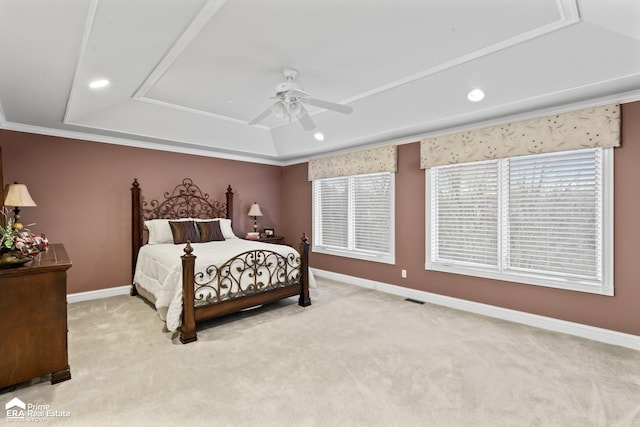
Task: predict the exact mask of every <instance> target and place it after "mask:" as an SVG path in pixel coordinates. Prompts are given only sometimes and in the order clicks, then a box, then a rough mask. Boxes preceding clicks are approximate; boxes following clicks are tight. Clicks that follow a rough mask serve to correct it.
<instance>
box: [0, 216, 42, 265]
mask: <svg viewBox="0 0 640 427" xmlns="http://www.w3.org/2000/svg"><path fill="white" fill-rule="evenodd" d="M2 215H3V216H4V218H5V226H4V227H0V252H1V253H11V254H12V255H13V256H15V257H16V258H24V257H28V256H33V255H35V254H37V253H38V252H40V251H44V250H45V249H46V248H47V246H49V241H48V240H47V238H46V236H45V235H44V234H41V235H36V234H33V233H32V232H31V231H29V230H28V229H26V228H23V229H22V230H15V229H14V228H13V221H14V220H13V218H11V216H10V215H9V211H8V210H7V208H3V209H2ZM29 225H33V224H29Z"/></svg>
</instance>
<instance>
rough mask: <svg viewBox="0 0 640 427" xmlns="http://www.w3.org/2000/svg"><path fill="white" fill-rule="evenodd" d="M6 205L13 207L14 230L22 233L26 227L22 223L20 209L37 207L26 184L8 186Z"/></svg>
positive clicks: (5, 192)
mask: <svg viewBox="0 0 640 427" xmlns="http://www.w3.org/2000/svg"><path fill="white" fill-rule="evenodd" d="M4 194H5V197H4V205H5V206H13V218H14V219H13V229H14V230H16V231H22V229H23V228H24V226H23V225H22V223H21V222H20V208H24V207H33V206H37V205H36V202H34V201H33V199H32V198H31V195H30V194H29V190H28V189H27V186H26V185H24V184H18V183H17V182H14V183H13V184H7V186H6V187H5V188H4Z"/></svg>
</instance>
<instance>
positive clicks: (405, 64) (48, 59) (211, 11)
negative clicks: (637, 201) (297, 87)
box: [0, 0, 640, 164]
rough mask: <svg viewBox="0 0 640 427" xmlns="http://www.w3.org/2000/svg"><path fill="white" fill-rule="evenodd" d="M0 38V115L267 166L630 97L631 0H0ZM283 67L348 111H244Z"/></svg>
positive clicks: (637, 61)
mask: <svg viewBox="0 0 640 427" xmlns="http://www.w3.org/2000/svg"><path fill="white" fill-rule="evenodd" d="M605 3H606V4H605ZM0 36H1V37H2V38H1V40H2V42H0V67H1V68H2V70H3V72H2V73H0V107H1V108H0V127H2V128H6V129H16V130H24V131H30V132H37V133H46V134H53V135H62V136H69V137H75V138H83V139H91V140H96V141H103V142H109V143H116V144H124V145H132V146H141V147H147V148H155V149H162V150H171V151H179V152H187V153H195V154H202V155H211V156H221V157H230V158H239V159H246V160H253V161H260V162H268V163H274V164H282V163H286V162H295V161H299V160H301V159H305V158H308V157H311V156H314V155H318V154H321V153H326V152H330V151H340V150H346V149H349V148H352V147H356V146H358V147H361V146H368V145H376V144H379V143H383V142H387V141H389V140H394V141H400V142H402V141H409V140H415V139H416V138H418V137H419V136H421V135H432V134H439V133H443V132H448V131H453V130H456V129H461V128H466V127H473V126H478V125H480V124H487V123H491V122H499V121H504V120H508V119H512V118H514V117H525V116H531V115H536V114H541V113H545V112H549V111H557V110H567V109H571V108H574V107H575V108H579V107H581V106H585V105H597V104H598V103H604V102H611V101H616V102H626V101H630V100H636V99H640V97H639V96H638V94H639V93H640V5H639V4H638V2H636V1H634V0H612V1H607V2H601V1H599V0H579V1H575V0H535V1H534V0H531V1H525V0H520V1H513V0H486V1H477V2H469V1H463V0H447V1H421V0H401V1H395V2H391V1H378V2H370V1H364V0H362V1H360V0H356V1H353V2H344V1H340V2H339V1H335V0H323V1H321V2H320V1H316V2H313V1H300V0H297V1H293V0H261V1H256V0H228V1H223V0H209V1H203V0H182V1H180V2H179V3H176V2H175V0H153V1H151V0H149V1H142V0H140V1H135V2H131V1H125V0H110V1H106V0H94V1H92V2H88V1H86V0H65V1H64V2H63V1H48V2H42V1H37V0H22V1H20V2H14V1H9V0H1V1H0ZM285 67H294V68H296V69H297V70H298V72H299V76H298V79H297V81H298V82H299V83H300V84H301V85H302V86H303V87H304V89H305V91H307V92H309V93H310V94H311V95H312V96H314V97H316V98H321V99H326V100H330V101H333V102H339V103H344V104H348V105H349V106H351V107H353V113H352V114H350V115H343V114H339V113H336V112H332V111H326V110H322V109H318V108H309V111H310V114H311V116H312V118H313V120H314V121H315V122H316V124H317V126H318V130H320V131H322V132H323V133H324V134H325V140H324V141H322V142H319V141H316V140H315V139H314V138H313V132H309V131H305V130H304V129H303V128H302V127H301V126H300V124H299V123H297V122H293V123H288V122H284V121H282V120H280V119H278V118H277V117H275V116H269V117H267V119H265V120H264V121H262V122H261V123H260V124H258V125H254V126H249V125H248V124H247V122H248V121H250V120H251V119H252V118H253V117H255V116H256V115H258V114H259V113H260V112H262V111H264V110H265V109H266V108H268V107H269V106H270V105H271V104H272V103H273V99H271V97H272V96H274V94H275V85H276V84H277V83H280V82H281V81H282V80H283V77H282V74H281V70H282V68H285ZM99 78H104V79H108V80H109V81H110V85H109V86H107V87H104V88H101V89H91V88H90V87H89V86H88V84H89V83H90V82H91V81H93V80H95V79H99ZM473 88H481V89H483V90H484V92H485V93H486V97H485V99H484V100H483V101H481V102H478V103H472V102H469V101H468V100H467V98H466V95H467V93H468V92H469V91H470V90H471V89H473Z"/></svg>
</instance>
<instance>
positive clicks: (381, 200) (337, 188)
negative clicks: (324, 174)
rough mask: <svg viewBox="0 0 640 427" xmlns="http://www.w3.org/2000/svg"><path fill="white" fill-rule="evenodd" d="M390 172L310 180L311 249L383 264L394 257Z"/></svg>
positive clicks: (391, 177)
mask: <svg viewBox="0 0 640 427" xmlns="http://www.w3.org/2000/svg"><path fill="white" fill-rule="evenodd" d="M394 200H395V199H394V174H393V173H390V172H383V173H373V174H365V175H354V176H346V177H339V178H324V179H318V180H314V181H313V221H314V238H313V250H314V251H315V252H320V253H328V254H331V255H339V256H347V257H353V258H361V259H367V260H372V261H380V262H386V263H393V262H395V259H394V220H393V219H394V203H395V201H394Z"/></svg>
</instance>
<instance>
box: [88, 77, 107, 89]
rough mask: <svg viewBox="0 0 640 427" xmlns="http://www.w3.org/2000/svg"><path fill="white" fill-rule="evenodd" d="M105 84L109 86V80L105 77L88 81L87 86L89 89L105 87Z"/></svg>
mask: <svg viewBox="0 0 640 427" xmlns="http://www.w3.org/2000/svg"><path fill="white" fill-rule="evenodd" d="M105 86H109V80H107V79H101V80H94V81H92V82H91V83H89V87H90V88H91V89H99V88H101V87H105Z"/></svg>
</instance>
